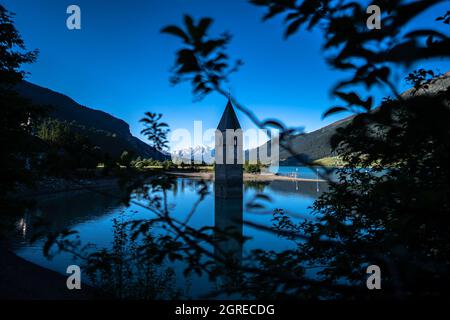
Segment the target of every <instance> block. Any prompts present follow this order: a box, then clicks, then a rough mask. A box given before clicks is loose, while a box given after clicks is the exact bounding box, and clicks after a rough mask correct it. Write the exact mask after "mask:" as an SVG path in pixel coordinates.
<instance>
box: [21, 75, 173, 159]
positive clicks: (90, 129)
mask: <svg viewBox="0 0 450 320" xmlns="http://www.w3.org/2000/svg"><path fill="white" fill-rule="evenodd" d="M16 90H17V91H18V92H19V93H20V94H21V95H22V96H23V97H25V98H27V99H30V100H31V101H32V102H33V103H34V104H36V105H42V106H49V107H50V112H49V116H50V117H51V118H55V119H58V120H60V121H65V122H67V123H70V124H71V126H72V127H73V128H74V129H75V130H76V131H78V132H80V133H82V134H83V135H85V136H87V137H88V138H89V140H91V142H92V143H93V144H95V145H98V146H99V147H101V148H102V150H103V151H105V152H108V153H109V154H110V155H111V156H114V157H116V156H118V155H120V154H121V153H122V151H124V150H128V151H132V152H134V153H135V154H136V155H138V156H141V157H146V158H153V159H158V160H163V159H166V158H167V156H166V155H164V154H163V153H161V152H160V151H158V150H156V149H154V148H152V147H150V146H149V145H147V144H146V143H144V142H142V141H141V140H139V139H138V138H136V137H134V136H133V135H131V133H130V127H129V125H128V124H127V123H126V122H125V121H123V120H121V119H118V118H116V117H113V116H112V115H110V114H108V113H106V112H103V111H100V110H94V109H91V108H89V107H85V106H82V105H80V104H78V103H77V102H75V101H74V100H73V99H71V98H69V97H68V96H66V95H63V94H61V93H58V92H55V91H52V90H50V89H47V88H43V87H40V86H38V85H35V84H32V83H30V82H27V81H23V82H22V83H20V84H19V85H18V86H17V87H16Z"/></svg>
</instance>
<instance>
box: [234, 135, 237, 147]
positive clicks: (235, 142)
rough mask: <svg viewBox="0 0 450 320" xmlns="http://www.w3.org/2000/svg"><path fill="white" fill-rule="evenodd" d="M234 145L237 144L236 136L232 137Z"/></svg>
mask: <svg viewBox="0 0 450 320" xmlns="http://www.w3.org/2000/svg"><path fill="white" fill-rule="evenodd" d="M234 146H235V147H236V146H237V137H234Z"/></svg>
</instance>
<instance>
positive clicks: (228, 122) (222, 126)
mask: <svg viewBox="0 0 450 320" xmlns="http://www.w3.org/2000/svg"><path fill="white" fill-rule="evenodd" d="M217 129H219V130H221V131H223V130H226V129H234V130H236V129H241V125H240V124H239V120H238V118H237V116H236V113H235V112H234V109H233V105H232V103H231V100H230V98H228V103H227V106H226V107H225V111H224V112H223V114H222V118H220V122H219V125H218V126H217Z"/></svg>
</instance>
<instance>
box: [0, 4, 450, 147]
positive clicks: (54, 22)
mask: <svg viewBox="0 0 450 320" xmlns="http://www.w3.org/2000/svg"><path fill="white" fill-rule="evenodd" d="M2 4H3V5H5V6H6V8H7V9H8V10H10V11H12V12H14V13H16V17H15V21H16V26H17V28H18V29H19V31H20V32H21V34H22V36H23V38H24V40H25V43H26V45H27V47H28V48H29V49H35V48H38V49H39V50H40V55H39V58H38V61H37V62H36V63H35V64H33V65H30V66H27V67H26V70H27V71H29V72H30V73H31V75H30V76H29V79H28V80H29V81H31V82H33V83H36V84H38V85H41V86H44V87H48V88H50V89H52V90H55V91H58V92H61V93H64V94H66V95H68V96H70V97H71V98H73V99H74V100H76V101H77V102H79V103H80V104H83V105H86V106H89V107H92V108H94V109H100V110H103V111H106V112H108V113H110V114H112V115H114V116H116V117H118V118H121V119H123V120H125V121H126V122H128V123H129V124H130V128H131V132H132V133H133V134H134V135H136V136H138V137H141V136H140V134H139V132H140V130H141V129H142V128H141V125H140V123H139V119H140V118H141V117H142V115H143V114H144V112H146V111H152V112H160V113H163V114H164V119H165V121H167V122H168V123H169V125H170V127H171V128H172V129H177V128H185V129H187V130H189V131H192V130H193V127H194V121H195V120H201V121H203V128H204V129H207V128H215V127H216V125H217V123H218V121H219V118H220V115H221V113H222V111H223V108H224V107H225V104H226V101H225V99H224V98H223V97H221V96H219V95H217V94H213V95H210V96H207V97H206V98H205V99H204V100H202V101H200V102H194V101H193V98H192V95H191V88H190V85H188V84H182V85H178V86H175V87H174V86H172V85H170V83H169V81H168V79H169V70H170V68H171V66H172V65H173V61H174V52H175V51H176V50H177V49H178V48H179V46H180V43H179V41H178V40H177V39H176V38H174V37H171V36H167V35H163V34H160V32H159V30H160V29H161V28H162V27H163V26H166V25H168V24H180V22H181V20H182V16H183V14H185V13H188V14H191V15H192V16H193V17H195V18H200V17H204V16H209V17H212V18H213V19H214V26H213V28H212V29H211V32H212V33H221V32H223V31H225V30H227V31H230V32H231V33H232V34H233V40H232V42H231V44H230V46H229V52H230V55H231V56H232V57H233V58H240V59H242V60H243V61H244V66H243V67H242V69H241V70H240V71H239V72H238V73H236V74H235V75H233V76H232V77H231V81H230V84H229V87H230V88H231V92H232V94H233V95H235V97H236V98H237V99H238V100H239V101H240V102H241V103H243V104H244V105H246V106H248V107H250V108H252V110H254V111H255V113H256V115H257V116H259V117H260V118H268V117H277V118H278V119H280V120H281V121H284V122H285V123H286V124H287V125H290V126H303V127H305V130H306V131H312V130H315V129H318V128H320V127H322V126H324V125H326V124H328V123H331V122H332V121H334V120H336V119H338V118H341V117H344V116H345V115H344V114H341V115H339V116H335V117H332V118H327V119H325V120H322V119H321V115H322V114H323V112H324V111H325V110H326V109H327V108H329V107H330V106H332V105H333V104H336V101H334V100H333V99H332V98H331V97H330V94H329V90H330V88H331V87H332V86H333V84H334V83H335V82H336V81H337V80H338V79H340V77H342V74H341V73H339V72H337V71H334V70H331V69H330V68H329V67H328V66H327V65H326V63H325V60H324V55H323V53H322V52H321V51H320V46H321V43H322V41H321V35H320V33H318V32H312V33H310V32H306V31H300V32H299V33H298V34H296V35H295V36H293V37H291V38H290V39H289V40H284V39H283V36H282V34H283V26H282V24H281V22H280V20H279V19H275V20H271V21H268V22H264V23H263V22H262V21H261V16H262V10H261V9H259V8H257V7H254V6H252V5H250V4H248V3H247V2H246V1H244V0H228V1H226V0H209V1H207V0H167V1H156V0H153V1H144V0H127V1H122V0H115V1H107V0H72V1H64V0H63V1H56V0H36V1H29V0H2ZM70 4H76V5H79V6H80V8H81V13H82V20H81V24H82V29H81V30H72V31H71V30H68V29H67V28H66V18H67V16H68V15H67V14H66V8H67V6H69V5H70ZM446 10H448V2H447V3H446V4H443V5H441V6H436V7H434V8H433V9H432V10H430V11H429V12H426V13H425V14H424V15H423V16H421V17H419V18H418V19H417V20H416V21H414V23H415V26H430V24H433V26H434V24H435V22H434V18H435V17H437V16H438V15H440V14H442V13H443V12H445V11H446ZM439 25H440V24H438V23H436V26H439ZM442 28H445V26H443V27H442ZM447 28H448V27H447ZM443 30H445V29H443ZM445 32H448V31H445ZM421 66H425V67H435V68H437V69H438V70H439V71H441V72H446V71H449V70H450V62H448V61H428V62H425V63H424V64H422V65H421ZM405 72H406V71H405ZM399 86H400V87H401V88H403V89H404V88H405V85H404V84H403V83H399ZM375 94H376V95H377V96H378V97H379V98H380V97H381V96H383V95H384V94H385V93H383V92H376V93H375ZM238 116H239V118H240V121H241V124H242V126H243V128H244V129H247V128H250V127H252V125H251V123H250V121H249V120H248V119H246V118H245V117H244V116H243V115H242V114H240V113H238ZM141 138H142V139H145V138H143V137H141Z"/></svg>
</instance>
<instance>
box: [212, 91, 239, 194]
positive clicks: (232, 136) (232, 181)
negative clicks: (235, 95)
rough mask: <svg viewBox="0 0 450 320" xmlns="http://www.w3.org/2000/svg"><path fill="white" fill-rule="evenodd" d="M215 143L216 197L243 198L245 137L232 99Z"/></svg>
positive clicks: (220, 123) (217, 132)
mask: <svg viewBox="0 0 450 320" xmlns="http://www.w3.org/2000/svg"><path fill="white" fill-rule="evenodd" d="M215 142H216V149H215V150H216V156H215V158H216V165H215V183H214V191H215V196H216V197H221V198H239V197H242V183H243V166H242V164H243V136H242V129H241V125H240V124H239V120H238V118H237V116H236V113H235V112H234V109H233V105H232V103H231V101H230V99H228V103H227V105H226V107H225V111H224V112H223V115H222V118H221V119H220V122H219V125H218V127H217V130H216V136H215Z"/></svg>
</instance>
